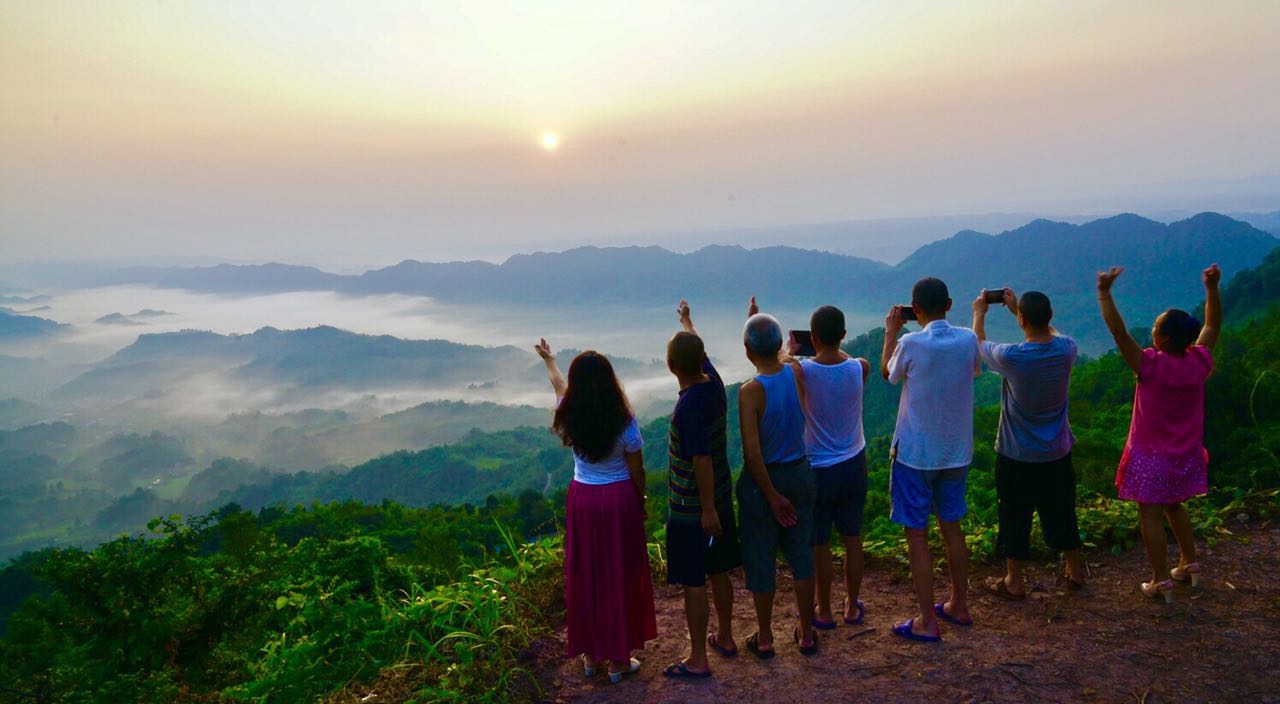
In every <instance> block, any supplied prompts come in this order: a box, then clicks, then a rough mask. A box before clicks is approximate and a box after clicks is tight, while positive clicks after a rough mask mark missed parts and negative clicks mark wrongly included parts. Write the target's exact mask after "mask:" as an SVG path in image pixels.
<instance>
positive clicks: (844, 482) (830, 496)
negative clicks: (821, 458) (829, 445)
mask: <svg viewBox="0 0 1280 704" xmlns="http://www.w3.org/2000/svg"><path fill="white" fill-rule="evenodd" d="M813 480H814V485H815V486H816V487H817V490H818V496H817V498H816V499H815V500H814V502H813V537H812V538H811V542H812V543H813V544H814V545H827V544H828V543H830V542H831V526H832V524H835V527H836V530H838V531H840V536H841V537H844V538H851V537H853V536H857V535H862V514H863V508H864V507H865V506H866V504H867V451H866V450H862V451H861V452H859V453H858V454H856V455H854V456H853V457H850V458H849V459H847V460H845V461H843V462H839V463H837V464H833V465H831V466H830V467H814V468H813Z"/></svg>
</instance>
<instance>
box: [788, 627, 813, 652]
mask: <svg viewBox="0 0 1280 704" xmlns="http://www.w3.org/2000/svg"><path fill="white" fill-rule="evenodd" d="M791 637H792V638H793V639H795V641H796V645H799V646H800V654H801V655H817V654H818V634H817V633H814V634H813V642H812V643H810V644H809V645H808V646H804V645H800V627H799V626H796V628H795V630H794V631H792V632H791Z"/></svg>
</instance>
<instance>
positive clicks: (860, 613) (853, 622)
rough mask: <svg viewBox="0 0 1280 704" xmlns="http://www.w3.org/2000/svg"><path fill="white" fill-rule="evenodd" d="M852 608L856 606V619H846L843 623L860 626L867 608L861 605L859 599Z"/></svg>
mask: <svg viewBox="0 0 1280 704" xmlns="http://www.w3.org/2000/svg"><path fill="white" fill-rule="evenodd" d="M854 606H857V607H858V617H857V618H846V619H845V620H844V622H845V623H846V624H847V625H850V626H861V625H862V617H863V616H866V615H867V606H866V604H863V603H862V600H861V599H859V600H857V601H856V602H854Z"/></svg>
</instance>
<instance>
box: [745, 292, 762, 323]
mask: <svg viewBox="0 0 1280 704" xmlns="http://www.w3.org/2000/svg"><path fill="white" fill-rule="evenodd" d="M759 312H760V306H759V305H757V304H756V297H755V296H752V297H751V303H750V304H749V305H748V306H747V317H748V318H750V317H751V316H753V315H755V314H756V313H759Z"/></svg>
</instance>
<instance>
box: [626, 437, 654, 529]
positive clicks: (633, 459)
mask: <svg viewBox="0 0 1280 704" xmlns="http://www.w3.org/2000/svg"><path fill="white" fill-rule="evenodd" d="M622 459H623V460H625V461H626V463H627V474H628V475H630V476H631V483H632V484H633V485H635V488H636V496H639V497H640V506H641V507H643V506H644V454H643V453H640V452H624V453H622ZM645 517H646V518H648V512H647V511H646V512H645Z"/></svg>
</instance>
